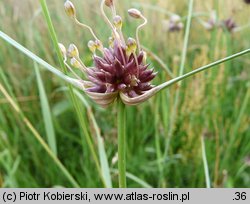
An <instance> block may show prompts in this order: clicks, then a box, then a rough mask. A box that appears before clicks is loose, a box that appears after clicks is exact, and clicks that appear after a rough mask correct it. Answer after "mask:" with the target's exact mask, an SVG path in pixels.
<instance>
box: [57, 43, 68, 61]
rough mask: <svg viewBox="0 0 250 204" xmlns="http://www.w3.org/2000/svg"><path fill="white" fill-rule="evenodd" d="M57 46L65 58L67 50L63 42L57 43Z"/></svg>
mask: <svg viewBox="0 0 250 204" xmlns="http://www.w3.org/2000/svg"><path fill="white" fill-rule="evenodd" d="M58 46H59V49H60V51H61V53H62V56H63V57H64V58H66V56H67V51H66V48H65V46H64V45H63V44H61V43H58Z"/></svg>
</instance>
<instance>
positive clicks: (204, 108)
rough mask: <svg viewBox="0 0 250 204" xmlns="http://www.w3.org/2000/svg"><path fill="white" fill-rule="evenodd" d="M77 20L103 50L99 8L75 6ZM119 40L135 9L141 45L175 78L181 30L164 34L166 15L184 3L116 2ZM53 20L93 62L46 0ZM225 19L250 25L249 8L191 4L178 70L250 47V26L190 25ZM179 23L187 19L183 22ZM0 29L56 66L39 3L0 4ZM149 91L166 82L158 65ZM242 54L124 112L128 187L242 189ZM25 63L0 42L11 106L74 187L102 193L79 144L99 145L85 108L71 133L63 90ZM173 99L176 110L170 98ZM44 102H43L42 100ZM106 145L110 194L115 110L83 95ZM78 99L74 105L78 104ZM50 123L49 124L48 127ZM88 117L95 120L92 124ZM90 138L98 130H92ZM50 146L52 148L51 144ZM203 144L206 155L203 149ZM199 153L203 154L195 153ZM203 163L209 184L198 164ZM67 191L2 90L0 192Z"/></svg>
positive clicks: (249, 174)
mask: <svg viewBox="0 0 250 204" xmlns="http://www.w3.org/2000/svg"><path fill="white" fill-rule="evenodd" d="M73 2H74V3H75V5H76V8H77V12H78V16H79V18H80V19H81V21H83V22H85V23H87V24H89V25H91V26H92V27H93V28H94V29H95V31H96V33H97V35H98V36H100V38H101V39H102V40H103V41H105V42H106V43H107V40H106V39H107V38H108V36H109V35H110V30H109V29H107V26H106V24H105V23H104V22H103V20H102V18H101V16H100V12H99V1H98V0H93V1H90V0H85V1H81V0H74V1H73ZM117 2H119V3H117V6H118V10H119V13H120V14H121V16H122V17H123V19H124V28H123V29H124V32H125V33H126V35H127V37H129V36H132V37H134V34H135V28H136V25H137V23H138V22H137V21H134V20H133V19H131V18H129V17H128V15H127V13H126V11H127V9H129V8H131V7H135V6H137V7H138V8H140V9H141V10H142V11H143V13H144V15H145V16H146V17H148V20H149V24H148V25H147V26H146V28H145V29H144V30H143V31H142V33H141V35H140V36H141V43H142V44H143V45H144V46H145V47H147V48H149V49H150V50H151V51H152V52H153V53H155V54H157V55H158V56H159V57H160V58H161V59H162V60H163V61H164V63H166V65H167V66H168V67H169V68H170V69H171V70H172V72H173V73H174V75H178V73H179V67H180V63H181V56H182V51H183V43H184V42H183V39H184V31H185V29H183V31H180V32H174V33H170V32H167V31H166V30H167V28H166V21H167V20H168V19H169V16H168V15H167V13H168V12H169V11H170V12H174V13H177V14H179V15H180V16H183V17H185V16H186V15H187V13H188V1H187V0H176V1H171V0H144V1H142V0H137V1H136V2H135V1H131V0H126V1H117ZM47 3H48V7H49V11H50V13H51V19H52V22H53V24H54V27H55V30H56V33H57V37H58V39H59V41H60V42H62V43H64V44H65V45H68V44H69V43H75V44H76V45H77V46H78V47H79V50H80V53H81V56H82V57H83V60H84V62H85V63H86V64H88V65H91V64H92V58H91V53H90V52H89V50H88V48H87V46H86V45H87V42H88V41H89V40H91V39H92V37H91V36H90V34H89V33H88V32H87V31H86V30H82V29H81V28H79V27H77V26H76V25H74V23H73V22H72V21H71V20H70V19H69V18H68V17H67V16H66V15H65V13H64V8H63V3H64V1H63V0H60V1H59V0H48V1H47ZM212 10H216V12H217V13H218V18H219V19H226V18H229V17H233V19H234V20H235V21H236V22H237V25H238V26H245V25H248V24H249V23H250V19H249V13H250V5H249V6H247V5H246V4H244V3H243V1H240V0H238V1H234V0H218V1H217V0H208V1H198V0H195V1H194V9H193V12H194V14H199V16H198V17H197V15H196V17H193V18H192V24H191V30H190V37H189V43H188V50H187V56H186V62H185V70H184V72H188V71H191V70H192V69H195V68H198V67H200V66H202V65H205V64H208V63H210V62H213V61H215V60H217V59H220V58H223V57H225V56H228V55H231V54H233V53H236V52H239V51H241V50H244V49H247V48H249V47H250V40H249V32H250V27H246V28H245V29H243V30H241V31H239V32H235V33H229V32H228V31H225V30H223V29H221V28H218V29H217V28H216V29H214V30H213V31H207V30H206V29H204V27H203V26H202V25H201V24H200V23H199V21H198V20H197V19H198V18H201V19H203V20H205V21H207V20H208V19H209V15H210V12H211V11H212ZM183 22H184V24H185V22H186V21H185V18H184V21H183ZM0 30H1V31H4V32H5V33H7V34H8V35H10V36H11V37H12V38H14V39H15V40H16V41H18V42H19V43H21V44H22V45H24V46H25V47H27V48H28V49H29V50H31V51H32V52H34V53H36V54H37V55H38V56H40V57H41V58H42V59H44V60H45V61H47V62H48V63H50V64H52V65H53V66H55V67H60V65H59V62H58V58H57V56H56V52H55V49H54V47H53V44H52V41H51V37H50V34H49V31H48V27H47V24H46V21H45V19H44V17H43V14H42V10H41V6H40V4H39V1H33V0H22V1H19V0H1V1H0ZM149 61H150V63H151V66H153V67H155V69H156V70H157V71H158V72H159V74H158V76H157V77H156V79H155V80H154V84H159V83H162V82H164V81H166V80H169V77H168V75H167V74H166V72H165V71H164V70H163V69H162V67H161V65H160V64H159V63H157V61H155V60H154V58H152V57H149ZM249 66H250V60H249V55H247V56H244V57H240V58H237V59H235V60H233V61H230V62H227V63H224V64H222V65H220V66H218V67H217V68H214V69H212V70H209V71H206V72H204V73H200V74H198V75H196V76H194V77H191V78H189V79H187V80H185V81H183V83H182V85H181V86H172V87H171V88H169V89H168V90H166V91H164V92H161V94H158V95H157V96H155V97H153V98H152V99H151V100H149V101H148V102H146V103H144V104H142V105H139V106H137V107H127V109H126V112H127V127H126V130H127V172H128V186H129V187H142V186H144V187H145V186H152V187H206V185H208V181H207V182H206V178H207V179H209V180H210V182H211V186H212V187H250V164H249V163H250V126H249V124H250V104H249V96H250V88H249V86H250V85H249V76H250V72H249ZM35 68H36V65H35V64H34V62H33V61H32V60H30V59H29V58H27V57H26V56H24V55H23V54H22V53H20V52H19V51H17V50H16V49H14V48H13V47H11V46H10V45H8V44H7V43H6V42H4V41H3V40H0V84H2V85H3V86H4V87H5V89H6V90H7V91H8V93H9V94H10V96H11V98H12V99H13V100H14V101H16V102H17V103H18V104H19V106H20V108H21V110H22V111H23V113H24V115H25V117H27V118H28V120H29V121H30V122H31V124H32V125H33V126H34V127H35V129H36V130H37V131H38V133H39V134H40V135H41V136H42V138H43V139H44V141H46V142H48V144H49V146H50V147H51V148H52V147H54V149H53V148H52V150H53V152H54V153H57V157H58V158H59V160H60V161H61V162H62V163H63V164H64V166H65V167H66V169H67V170H68V172H70V174H71V175H72V176H73V177H74V178H75V180H76V181H77V182H78V183H79V185H80V186H81V187H103V183H102V181H101V178H100V176H99V174H98V169H97V168H96V164H95V161H94V160H93V157H92V154H91V152H90V149H89V147H88V145H87V142H86V139H85V136H86V135H85V134H90V136H91V138H92V141H93V144H94V146H95V151H96V152H97V151H98V149H99V148H98V145H97V144H98V139H97V137H96V129H95V128H94V127H95V126H93V120H91V118H90V117H89V114H88V113H89V112H91V111H90V109H88V111H87V110H86V105H84V103H82V101H80V100H79V102H80V109H81V114H82V115H83V116H84V117H83V118H84V119H85V132H83V131H82V129H81V128H80V125H79V120H78V118H77V115H76V111H75V109H74V106H73V105H72V102H71V100H70V97H69V93H68V91H67V88H66V87H65V86H66V82H64V81H62V80H61V79H59V78H58V77H56V76H53V75H52V74H51V73H49V72H48V71H45V70H43V69H40V71H39V70H38V69H35ZM177 91H178V92H179V94H180V95H179V103H178V106H177V109H176V110H177V111H174V110H175V109H174V104H175V94H176V92H177ZM46 96H47V98H48V103H47V101H46ZM83 97H84V98H85V100H86V101H87V102H88V104H89V105H90V107H91V110H92V112H91V113H93V114H94V118H95V120H96V122H97V125H98V127H99V128H100V130H101V136H102V137H103V139H104V144H105V151H106V155H107V158H108V163H109V168H110V171H111V178H112V182H113V186H114V187H116V186H117V182H118V176H117V160H116V158H117V156H116V154H117V133H116V110H117V109H116V106H112V107H109V108H108V109H102V108H100V107H98V106H97V105H95V104H94V103H93V102H92V101H91V100H89V99H88V98H87V97H85V96H84V95H83ZM77 100H78V99H77ZM50 115H51V117H52V119H51V120H50ZM92 119H93V118H92ZM97 132H98V131H97ZM53 142H54V143H55V145H54V146H53ZM202 142H204V148H202ZM202 150H203V154H202ZM206 160H207V165H208V166H207V169H206V170H208V171H207V173H206V175H207V177H206V176H205V172H206V171H205V170H204V162H205V163H206ZM1 186H2V187H54V186H64V187H72V183H70V182H69V180H68V179H67V178H66V177H65V175H64V174H63V172H62V171H61V169H60V168H58V165H56V163H55V162H54V160H53V159H51V157H50V156H49V155H48V153H47V152H46V151H45V150H44V148H43V147H42V146H41V143H40V142H38V141H37V140H36V139H35V137H34V134H33V133H32V132H30V131H29V129H28V128H27V126H26V125H25V123H24V121H23V119H22V117H20V115H19V114H17V113H16V112H15V111H14V110H13V108H12V107H11V106H10V103H9V101H8V100H7V99H6V97H5V96H4V95H2V93H1V92H0V187H1Z"/></svg>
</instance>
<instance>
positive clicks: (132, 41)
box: [127, 38, 137, 53]
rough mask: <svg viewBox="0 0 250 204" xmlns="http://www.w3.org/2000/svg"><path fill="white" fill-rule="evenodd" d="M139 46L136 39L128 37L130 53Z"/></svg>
mask: <svg viewBox="0 0 250 204" xmlns="http://www.w3.org/2000/svg"><path fill="white" fill-rule="evenodd" d="M136 48H137V44H136V40H135V39H133V38H128V41H127V52H129V53H135V51H136Z"/></svg>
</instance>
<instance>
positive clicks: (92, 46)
mask: <svg viewBox="0 0 250 204" xmlns="http://www.w3.org/2000/svg"><path fill="white" fill-rule="evenodd" d="M88 48H89V49H90V51H91V52H92V53H95V51H96V44H95V42H94V41H93V40H90V41H89V42H88Z"/></svg>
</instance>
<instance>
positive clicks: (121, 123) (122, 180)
mask: <svg viewBox="0 0 250 204" xmlns="http://www.w3.org/2000/svg"><path fill="white" fill-rule="evenodd" d="M117 105H118V110H117V111H118V112H117V123H118V126H117V128H118V170H119V187H120V188H126V187H127V184H126V134H125V127H126V113H125V104H124V103H123V102H122V100H120V99H118V101H117Z"/></svg>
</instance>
